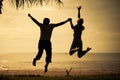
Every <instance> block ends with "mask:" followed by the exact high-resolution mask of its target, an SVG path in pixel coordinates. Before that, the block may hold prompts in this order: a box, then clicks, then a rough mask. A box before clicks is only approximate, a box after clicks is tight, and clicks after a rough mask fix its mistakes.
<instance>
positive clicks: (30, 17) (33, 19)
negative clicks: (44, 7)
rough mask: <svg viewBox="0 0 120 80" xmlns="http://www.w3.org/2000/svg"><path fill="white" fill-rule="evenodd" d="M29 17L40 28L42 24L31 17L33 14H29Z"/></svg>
mask: <svg viewBox="0 0 120 80" xmlns="http://www.w3.org/2000/svg"><path fill="white" fill-rule="evenodd" d="M28 16H29V17H30V18H31V19H32V20H33V21H34V22H35V23H36V24H37V25H38V26H40V24H41V23H39V22H38V21H37V20H36V19H35V18H33V17H32V16H31V14H28Z"/></svg>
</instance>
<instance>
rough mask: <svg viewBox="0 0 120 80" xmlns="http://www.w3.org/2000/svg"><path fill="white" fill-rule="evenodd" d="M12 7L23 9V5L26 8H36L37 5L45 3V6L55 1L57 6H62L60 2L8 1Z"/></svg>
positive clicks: (47, 0)
mask: <svg viewBox="0 0 120 80" xmlns="http://www.w3.org/2000/svg"><path fill="white" fill-rule="evenodd" d="M10 1H11V2H10V3H12V5H13V6H15V7H16V8H17V9H18V8H20V7H24V6H25V5H26V6H27V7H31V6H37V5H43V3H45V4H46V5H47V4H48V3H49V2H52V1H55V2H56V3H57V4H63V2H62V1H61V0H10Z"/></svg>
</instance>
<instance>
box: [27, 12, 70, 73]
mask: <svg viewBox="0 0 120 80" xmlns="http://www.w3.org/2000/svg"><path fill="white" fill-rule="evenodd" d="M28 16H29V17H30V18H31V19H32V20H33V21H34V22H35V23H36V24H37V25H38V26H39V27H40V30H41V36H40V40H39V44H38V54H37V55H36V57H35V58H34V59H33V63H32V64H33V66H36V61H37V60H39V59H40V58H41V56H42V54H43V50H44V49H45V51H46V59H45V60H46V65H45V70H44V72H47V71H48V65H49V63H51V62H52V61H51V58H52V46H51V41H50V39H51V35H52V31H53V29H54V28H55V27H57V26H61V25H63V24H65V23H66V22H68V21H70V19H67V20H66V21H63V22H60V23H57V24H49V23H50V19H49V18H44V20H43V23H40V22H38V21H37V20H36V19H35V18H33V17H32V16H31V15H30V14H28Z"/></svg>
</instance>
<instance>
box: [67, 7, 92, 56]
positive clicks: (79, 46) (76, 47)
mask: <svg viewBox="0 0 120 80" xmlns="http://www.w3.org/2000/svg"><path fill="white" fill-rule="evenodd" d="M80 9H81V6H80V7H78V21H77V25H75V26H74V25H73V23H72V19H71V20H70V24H71V28H72V29H73V31H74V39H73V42H72V45H71V48H70V51H69V54H70V55H73V54H74V53H75V52H76V51H77V52H78V53H77V55H78V58H81V57H82V56H83V55H85V54H86V53H87V52H88V51H90V50H91V48H89V47H87V49H86V50H83V43H82V39H81V36H82V31H83V30H84V26H83V23H84V20H83V19H82V18H80Z"/></svg>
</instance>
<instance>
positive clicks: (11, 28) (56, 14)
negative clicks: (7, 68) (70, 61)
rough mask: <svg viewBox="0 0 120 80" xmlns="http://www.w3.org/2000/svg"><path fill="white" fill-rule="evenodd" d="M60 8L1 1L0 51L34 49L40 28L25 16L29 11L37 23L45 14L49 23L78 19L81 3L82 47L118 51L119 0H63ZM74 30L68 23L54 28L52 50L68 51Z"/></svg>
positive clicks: (27, 50)
mask: <svg viewBox="0 0 120 80" xmlns="http://www.w3.org/2000/svg"><path fill="white" fill-rule="evenodd" d="M62 1H63V3H64V5H61V6H60V7H59V6H58V5H56V4H55V3H53V4H48V5H43V6H36V7H35V6H34V7H31V8H24V9H22V8H20V9H18V10H16V9H15V7H13V6H12V5H11V4H10V3H9V1H8V0H4V2H3V5H4V6H3V14H2V15H0V53H21V52H22V53H24V52H26V53H27V52H30V53H33V52H37V50H38V49H37V47H38V41H39V37H40V29H39V27H38V26H37V25H36V24H35V23H34V22H32V20H31V19H30V18H29V17H28V16H27V15H28V13H30V14H31V15H32V16H33V17H34V18H36V19H37V20H38V21H39V22H42V21H43V18H45V17H48V18H50V20H51V23H58V22H61V21H64V20H67V19H68V18H72V19H73V23H74V25H75V24H76V21H77V6H82V9H81V17H82V18H83V19H84V24H83V25H84V26H85V30H84V31H83V34H82V40H83V49H86V48H87V47H91V48H92V50H91V51H90V52H94V53H100V52H103V53H104V52H108V53H109V52H110V53H112V52H114V53H118V52H120V42H119V41H120V37H119V36H120V9H119V5H120V0H104V1H103V0H62ZM72 39H73V31H72V29H71V28H70V24H69V22H68V23H66V24H64V25H62V26H60V27H57V28H55V29H54V31H53V33H52V38H51V41H52V49H53V50H52V51H53V52H66V53H68V52H69V49H70V46H71V43H72Z"/></svg>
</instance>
